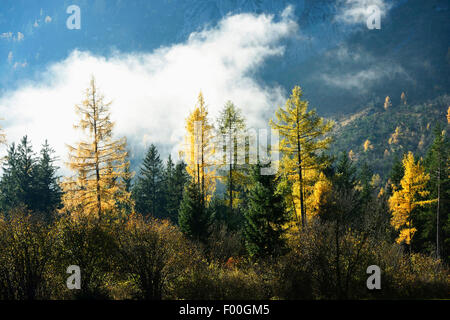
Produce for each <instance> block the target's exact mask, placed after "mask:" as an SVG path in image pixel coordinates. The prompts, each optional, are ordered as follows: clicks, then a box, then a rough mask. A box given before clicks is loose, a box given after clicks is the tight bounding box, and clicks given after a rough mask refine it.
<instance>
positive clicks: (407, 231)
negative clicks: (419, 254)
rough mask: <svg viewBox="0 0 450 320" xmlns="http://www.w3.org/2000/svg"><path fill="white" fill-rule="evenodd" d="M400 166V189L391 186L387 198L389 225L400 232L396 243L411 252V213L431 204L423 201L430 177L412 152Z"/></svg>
mask: <svg viewBox="0 0 450 320" xmlns="http://www.w3.org/2000/svg"><path fill="white" fill-rule="evenodd" d="M402 164H403V168H404V176H403V178H402V180H401V181H400V188H396V187H395V186H392V188H393V190H394V192H393V194H392V196H391V197H390V198H389V208H390V210H391V211H392V218H391V225H392V226H393V227H394V228H395V230H399V231H400V234H399V236H398V238H397V243H403V242H404V243H406V244H407V245H409V248H410V252H411V240H412V237H413V236H414V233H415V232H416V231H417V229H416V228H415V227H414V221H413V211H414V209H415V208H417V207H419V206H423V205H425V204H428V203H430V202H431V201H429V200H423V198H424V197H426V196H427V195H428V194H429V192H428V191H427V190H426V184H427V182H428V180H429V179H430V176H429V175H428V174H426V173H425V170H424V168H423V167H422V165H421V163H420V161H419V162H416V161H415V160H414V156H413V154H412V152H409V153H408V154H407V155H405V156H404V158H403V161H402Z"/></svg>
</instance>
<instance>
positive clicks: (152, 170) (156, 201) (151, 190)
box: [133, 144, 167, 218]
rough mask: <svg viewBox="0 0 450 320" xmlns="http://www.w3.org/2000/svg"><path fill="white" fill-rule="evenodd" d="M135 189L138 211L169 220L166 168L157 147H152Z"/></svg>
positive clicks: (143, 164)
mask: <svg viewBox="0 0 450 320" xmlns="http://www.w3.org/2000/svg"><path fill="white" fill-rule="evenodd" d="M139 173H140V174H139V177H138V180H137V182H136V185H135V187H134V189H133V198H134V200H135V202H136V211H137V212H139V213H141V214H143V215H152V216H153V217H155V218H167V215H166V212H165V205H164V200H165V199H164V198H165V195H164V167H163V163H162V161H161V159H160V157H159V153H158V150H157V149H156V146H155V145H153V144H152V145H150V147H149V149H148V151H147V154H146V156H145V158H144V161H143V163H142V166H141V169H140V172H139Z"/></svg>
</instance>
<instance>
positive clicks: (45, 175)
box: [35, 140, 62, 213]
mask: <svg viewBox="0 0 450 320" xmlns="http://www.w3.org/2000/svg"><path fill="white" fill-rule="evenodd" d="M54 153H55V151H54V150H53V149H52V148H51V147H50V146H49V144H48V142H47V140H45V143H44V144H43V146H42V148H41V157H40V159H39V161H38V163H37V168H36V169H37V170H36V175H37V177H36V180H37V181H36V185H35V187H36V188H37V194H38V196H39V201H38V209H39V210H40V211H42V212H47V213H50V212H54V211H55V210H56V209H58V208H60V205H61V196H62V191H61V187H60V185H59V178H60V177H59V176H57V171H58V169H59V167H57V166H56V165H55V161H56V160H57V159H56V158H55V157H54V156H53V155H54Z"/></svg>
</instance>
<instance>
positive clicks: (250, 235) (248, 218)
mask: <svg viewBox="0 0 450 320" xmlns="http://www.w3.org/2000/svg"><path fill="white" fill-rule="evenodd" d="M261 168H262V166H261V164H260V163H258V164H256V165H253V166H252V170H251V176H250V179H251V183H250V185H251V187H250V189H249V195H248V197H249V199H248V208H247V210H246V211H245V213H244V218H245V225H244V236H245V245H246V248H247V251H248V253H249V254H250V256H254V257H270V256H275V255H277V254H278V253H280V252H281V250H282V249H283V246H284V239H283V234H284V229H283V225H284V224H285V223H286V222H287V221H288V217H287V213H286V208H285V206H284V200H283V197H282V196H281V195H280V194H278V193H277V192H276V185H277V181H276V179H277V178H276V177H275V176H273V175H261Z"/></svg>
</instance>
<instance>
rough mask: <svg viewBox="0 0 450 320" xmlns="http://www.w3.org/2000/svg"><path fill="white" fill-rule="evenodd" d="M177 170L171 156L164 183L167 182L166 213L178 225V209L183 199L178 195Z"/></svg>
mask: <svg viewBox="0 0 450 320" xmlns="http://www.w3.org/2000/svg"><path fill="white" fill-rule="evenodd" d="M176 178H177V177H176V168H175V164H174V163H173V161H172V157H171V156H170V155H169V158H168V159H167V162H166V168H165V170H164V181H165V190H164V193H165V197H166V199H165V212H166V213H167V216H168V218H169V219H170V220H171V221H172V222H173V223H175V224H176V223H177V221H178V209H179V207H180V202H181V198H180V197H179V193H178V186H177V185H176V184H177V181H176Z"/></svg>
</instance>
